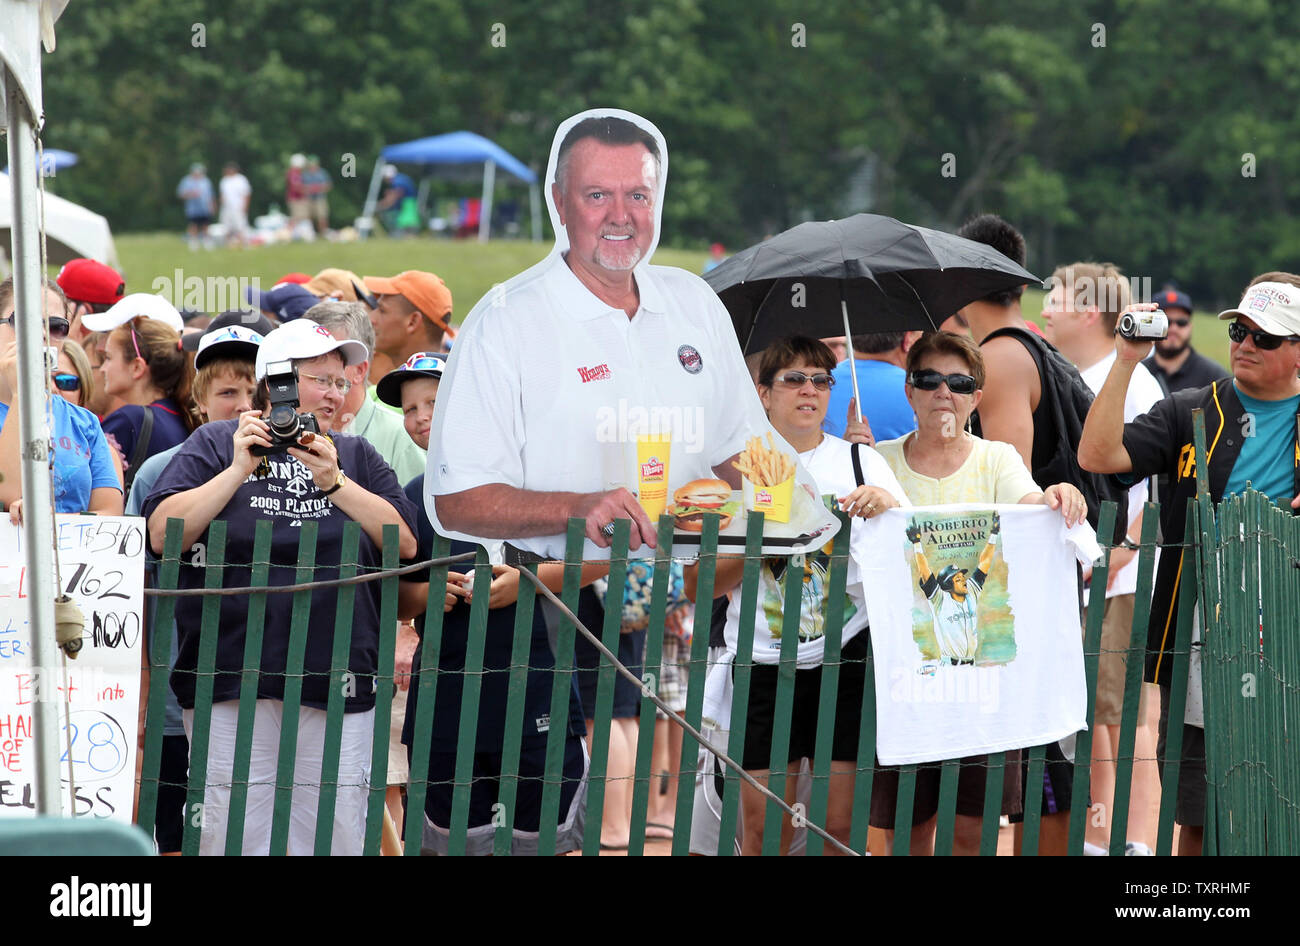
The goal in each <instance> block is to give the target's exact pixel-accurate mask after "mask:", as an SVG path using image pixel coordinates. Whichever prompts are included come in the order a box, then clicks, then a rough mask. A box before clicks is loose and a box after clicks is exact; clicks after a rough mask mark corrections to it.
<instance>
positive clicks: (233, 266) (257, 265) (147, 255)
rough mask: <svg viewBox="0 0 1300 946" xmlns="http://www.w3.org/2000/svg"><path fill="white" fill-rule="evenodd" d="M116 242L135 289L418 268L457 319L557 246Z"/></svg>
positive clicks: (689, 265)
mask: <svg viewBox="0 0 1300 946" xmlns="http://www.w3.org/2000/svg"><path fill="white" fill-rule="evenodd" d="M116 242H117V253H118V258H119V259H120V261H121V263H122V273H123V275H124V276H125V277H126V283H127V289H128V291H131V292H154V291H159V290H163V291H168V290H170V287H171V286H173V285H175V284H177V283H178V282H179V283H180V285H181V286H183V287H184V286H190V287H193V286H196V285H198V284H203V285H208V284H207V282H206V281H207V280H208V278H209V277H217V278H218V279H220V280H228V279H230V278H231V277H234V278H236V279H241V278H242V279H249V280H252V279H257V280H260V285H261V288H263V289H269V288H270V287H271V286H273V285H275V283H276V282H277V281H278V280H279V279H280V277H281V276H284V275H285V274H286V273H291V272H302V273H309V274H312V273H317V272H320V270H322V269H325V268H326V267H328V266H337V267H340V268H342V269H350V270H352V271H353V272H355V273H357V274H358V275H360V276H394V275H396V274H397V273H400V272H402V271H403V270H407V269H420V270H425V271H426V272H432V273H437V274H438V275H439V276H441V277H442V279H443V281H444V282H446V283H447V286H448V287H449V288H450V289H451V295H452V300H453V303H454V306H455V308H454V311H453V316H452V321H453V322H457V323H459V322H460V321H461V320H462V319H464V317H465V315H466V314H467V313H468V312H469V310H470V309H471V308H473V306H474V304H475V303H476V302H478V300H479V299H480V298H482V297H483V296H484V295H486V294H487V292H488V290H489V289H491V288H492V286H493V285H495V284H496V283H499V282H503V281H505V280H507V279H509V278H510V277H511V276H514V275H515V274H516V273H519V272H520V271H522V270H524V269H526V268H528V267H529V266H531V265H532V264H533V263H536V262H537V261H538V260H540V259H541V258H542V257H543V256H545V255H546V254H547V253H548V252H550V249H551V245H552V244H551V243H549V242H546V243H530V242H525V241H516V240H497V241H493V242H491V243H486V244H484V243H477V242H474V241H462V240H434V239H424V238H419V239H414V238H413V239H407V240H390V239H386V238H378V239H373V240H368V241H366V242H364V243H326V242H324V241H318V242H316V243H288V244H276V245H273V246H258V247H250V248H247V249H215V250H211V251H206V250H198V251H194V252H191V251H190V250H189V249H188V248H187V246H186V244H185V239H184V237H183V236H182V235H180V234H179V233H178V234H158V233H154V234H127V235H123V236H119V237H117V239H116ZM707 258H708V254H707V253H705V252H703V251H693V250H690V251H684V250H673V249H669V248H665V247H661V248H659V249H658V250H656V251H655V255H654V260H655V262H656V263H660V264H662V265H665V266H680V267H682V268H683V269H687V270H690V271H691V272H694V273H698V272H699V271H700V269H701V268H702V267H703V266H704V261H705V260H706V259H707ZM178 273H179V276H178V275H177V274H178ZM155 280H166V283H161V282H160V283H158V284H157V285H156V284H155ZM196 281H197V282H196ZM218 288H220V287H218ZM222 295H223V296H224V295H225V294H224V293H222ZM172 298H173V299H175V296H174V295H172ZM214 301H219V300H209V301H208V302H207V303H206V304H205V305H204V306H202V307H203V308H207V309H208V310H209V311H210V310H211V309H212V308H215V305H214ZM232 305H233V304H232Z"/></svg>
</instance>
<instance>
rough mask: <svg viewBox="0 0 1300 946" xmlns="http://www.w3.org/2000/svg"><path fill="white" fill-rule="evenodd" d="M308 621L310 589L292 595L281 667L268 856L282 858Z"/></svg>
mask: <svg viewBox="0 0 1300 946" xmlns="http://www.w3.org/2000/svg"><path fill="white" fill-rule="evenodd" d="M317 531H318V528H317V524H316V523H315V522H311V521H305V522H303V524H302V533H301V534H300V535H299V536H298V570H297V573H296V575H295V577H294V583H295V584H302V583H303V582H308V581H311V580H312V578H314V577H315V572H316V567H315V566H316V536H317ZM310 620H311V590H310V589H304V590H303V591H295V592H294V594H293V619H292V620H291V621H290V623H289V648H288V652H287V654H286V656H285V665H284V712H283V716H282V724H281V727H280V754H279V764H278V765H277V767H276V773H275V804H274V806H273V808H272V812H271V854H272V855H273V856H282V855H284V854H285V852H286V851H287V850H288V847H289V827H290V818H291V817H292V813H293V779H294V773H295V769H296V766H297V761H298V760H297V755H298V717H299V716H300V715H301V709H302V684H303V666H304V664H305V662H306V658H307V631H308V628H309V626H310Z"/></svg>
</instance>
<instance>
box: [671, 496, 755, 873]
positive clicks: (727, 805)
mask: <svg viewBox="0 0 1300 946" xmlns="http://www.w3.org/2000/svg"><path fill="white" fill-rule="evenodd" d="M748 522H749V525H748V526H746V531H745V570H744V577H743V578H742V579H741V583H740V588H739V589H737V590H736V591H733V592H732V593H733V594H739V595H740V627H739V629H738V630H737V632H736V658H735V662H734V663H733V664H732V668H733V669H732V675H731V676H732V690H731V719H730V721H729V723H728V730H727V750H726V751H727V755H728V756H730V757H731V758H732V759H734V760H735V761H736V762H741V761H742V759H743V757H744V746H745V729H746V720H747V714H748V708H749V682H750V677H751V675H752V673H753V668H754V656H753V655H754V620H755V619H756V617H757V616H758V580H759V575H760V572H761V569H762V567H763V555H762V552H763V514H762V513H761V512H752V513H750V514H749V518H748ZM705 564H706V563H705V562H704V561H703V560H701V563H700V572H701V573H703V571H704V568H705ZM712 587H713V582H712V577H711V576H710V582H709V588H710V590H712ZM701 605H703V606H704V607H711V605H712V600H711V599H707V598H702V597H700V596H699V594H698V593H697V594H696V596H695V612H696V614H697V615H698V614H699V612H700V607H701ZM710 613H712V612H711V611H710ZM719 722H721V720H719ZM724 771H725V774H724V775H723V783H722V784H723V788H722V818H721V825H720V827H719V829H718V856H719V857H730V856H731V855H733V854H735V853H736V834H737V831H736V829H737V825H738V824H739V820H740V818H739V814H740V793H741V787H740V777H739V776H738V775H737V774H736V773H735V772H733V771H732V770H731V769H729V768H728V769H725V770H724ZM704 777H705V778H712V777H713V773H711V772H706V773H705V774H704ZM676 834H677V830H676V828H674V829H673V835H674V837H675V836H676Z"/></svg>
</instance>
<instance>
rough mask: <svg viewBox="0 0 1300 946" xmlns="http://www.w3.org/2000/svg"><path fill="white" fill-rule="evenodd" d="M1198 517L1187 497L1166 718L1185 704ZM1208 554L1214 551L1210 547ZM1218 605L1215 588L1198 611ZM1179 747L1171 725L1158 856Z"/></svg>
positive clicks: (1163, 847)
mask: <svg viewBox="0 0 1300 946" xmlns="http://www.w3.org/2000/svg"><path fill="white" fill-rule="evenodd" d="M1198 518H1199V507H1198V506H1197V502H1196V500H1195V499H1189V500H1187V520H1186V521H1187V527H1186V532H1185V533H1184V536H1183V548H1182V550H1181V551H1180V553H1179V566H1178V587H1179V588H1180V589H1181V592H1182V593H1181V595H1180V597H1179V599H1178V615H1177V617H1176V620H1177V622H1178V626H1177V628H1176V629H1175V631H1174V657H1173V661H1172V662H1171V663H1170V665H1169V667H1168V669H1166V670H1165V671H1164V672H1165V673H1167V674H1169V677H1168V679H1169V681H1170V689H1169V718H1170V719H1171V720H1178V719H1182V718H1183V713H1184V712H1185V711H1186V708H1187V668H1188V662H1189V651H1190V649H1191V641H1192V617H1193V610H1194V609H1195V607H1196V602H1197V598H1198V594H1199V592H1198V576H1197V571H1198V569H1197V566H1196V559H1197V556H1198V555H1199V554H1202V553H1204V552H1205V549H1206V546H1205V545H1204V544H1203V542H1202V537H1201V532H1200V526H1199V524H1198ZM1173 551H1174V550H1173V549H1172V548H1170V549H1168V550H1167V551H1166V554H1173ZM1208 554H1210V555H1213V554H1214V552H1213V548H1212V547H1211V548H1210V550H1209V551H1208ZM1218 607H1219V597H1218V593H1217V591H1216V592H1214V593H1213V595H1212V597H1211V598H1210V599H1209V600H1208V601H1207V602H1206V604H1205V606H1204V607H1202V609H1201V611H1202V613H1205V612H1207V611H1217V610H1218ZM1202 623H1204V621H1202ZM1182 748H1183V727H1182V726H1172V725H1171V726H1170V727H1169V733H1168V735H1167V736H1166V738H1165V760H1164V761H1161V760H1157V764H1158V765H1161V766H1162V768H1161V779H1160V815H1159V820H1158V824H1157V829H1156V856H1157V857H1168V856H1169V855H1170V854H1172V853H1173V842H1174V815H1175V812H1176V810H1177V809H1176V802H1177V798H1178V782H1179V780H1180V773H1181V768H1182V767H1181V765H1180V764H1179V761H1178V760H1179V759H1180V758H1181V757H1182V756H1181V753H1182Z"/></svg>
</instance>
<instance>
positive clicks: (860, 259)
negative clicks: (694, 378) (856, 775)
mask: <svg viewBox="0 0 1300 946" xmlns="http://www.w3.org/2000/svg"><path fill="white" fill-rule="evenodd" d="M704 280H705V282H707V283H708V284H709V285H710V286H711V287H712V288H713V290H714V291H715V292H716V293H717V294H718V296H719V297H720V298H721V299H722V302H723V304H724V305H726V307H727V310H728V311H729V312H730V313H731V321H732V324H733V325H734V326H735V329H736V336H737V337H738V338H739V339H740V345H741V348H742V349H743V350H744V352H745V354H747V355H748V354H751V353H753V352H758V351H762V350H763V349H764V348H766V347H767V346H768V344H770V343H771V342H772V341H774V340H776V339H778V338H781V337H782V336H785V335H791V334H800V335H810V336H812V337H813V338H825V337H827V336H831V335H840V334H841V333H842V334H844V335H851V334H854V332H856V333H858V334H866V333H869V332H897V331H903V330H907V329H931V330H932V329H937V328H938V327H939V325H940V323H942V322H943V321H944V320H945V319H947V318H948V317H949V316H951V315H953V314H954V313H955V312H956V311H957V310H958V309H960V308H961V307H962V306H964V305H966V304H968V303H970V302H973V301H975V300H976V299H980V298H983V297H984V296H987V295H990V294H992V293H994V292H999V291H1001V290H1004V289H1011V288H1013V287H1015V286H1021V285H1024V284H1025V283H1036V284H1037V283H1041V280H1040V279H1039V278H1038V277H1037V276H1035V275H1034V274H1033V273H1031V272H1029V271H1028V270H1026V269H1024V268H1023V267H1021V266H1019V265H1017V264H1016V263H1014V262H1012V261H1011V260H1010V259H1008V258H1007V257H1005V256H1003V255H1002V254H1001V253H999V252H998V251H997V250H995V249H993V247H991V246H987V245H985V244H983V243H976V242H974V241H973V240H967V239H964V238H962V237H959V236H956V235H954V234H951V233H944V232H942V231H940V230H930V229H927V228H926V227H918V226H914V225H912V224H910V223H902V222H901V221H898V220H895V219H894V218H892V217H883V216H880V215H879V214H857V215H856V216H853V217H848V218H846V219H844V220H827V221H819V222H813V223H801V224H799V226H797V227H793V228H791V229H789V230H786V231H785V232H784V233H780V234H777V235H776V236H774V237H772V238H771V239H770V240H764V241H763V242H762V243H759V244H758V245H757V246H751V247H750V248H749V249H747V250H742V251H741V252H739V253H737V254H736V255H735V256H732V257H731V258H730V259H728V260H726V261H725V262H723V263H721V264H719V265H718V266H716V267H714V269H713V270H711V271H710V272H709V273H708V274H707V275H706V276H705V277H704ZM850 326H852V329H850Z"/></svg>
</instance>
